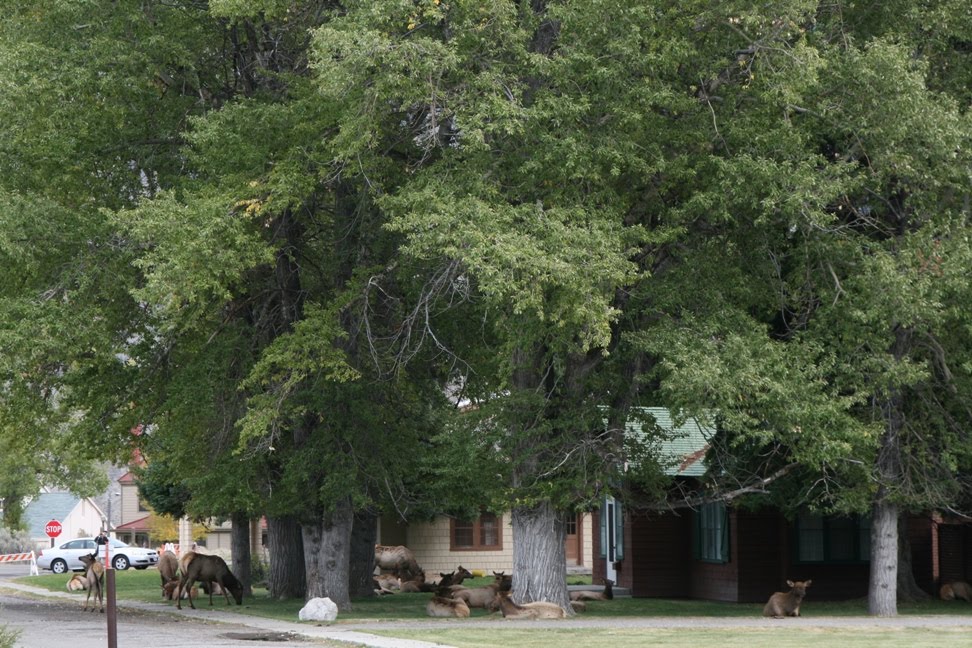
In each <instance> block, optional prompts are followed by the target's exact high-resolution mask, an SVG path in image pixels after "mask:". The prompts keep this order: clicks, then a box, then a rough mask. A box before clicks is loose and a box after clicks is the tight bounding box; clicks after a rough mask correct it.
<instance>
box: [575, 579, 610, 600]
mask: <svg viewBox="0 0 972 648" xmlns="http://www.w3.org/2000/svg"><path fill="white" fill-rule="evenodd" d="M613 599H614V581H613V580H611V579H609V578H605V579H604V590H603V591H600V592H591V591H588V590H578V591H576V592H571V593H570V600H571V601H610V600H613Z"/></svg>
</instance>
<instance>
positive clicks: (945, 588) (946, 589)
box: [938, 581, 972, 602]
mask: <svg viewBox="0 0 972 648" xmlns="http://www.w3.org/2000/svg"><path fill="white" fill-rule="evenodd" d="M938 596H939V597H940V598H941V599H942V600H943V601H954V600H955V599H963V600H966V601H969V602H972V586H970V585H969V584H968V583H966V582H965V581H954V582H951V583H945V584H944V585H942V588H941V589H940V590H938Z"/></svg>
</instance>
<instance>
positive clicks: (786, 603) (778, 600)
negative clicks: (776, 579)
mask: <svg viewBox="0 0 972 648" xmlns="http://www.w3.org/2000/svg"><path fill="white" fill-rule="evenodd" d="M812 582H813V581H796V582H794V581H786V584H787V585H789V586H790V591H789V592H776V593H774V594H773V596H771V597H770V598H769V601H767V602H766V605H765V606H764V607H763V616H767V617H773V618H776V619H782V618H783V617H788V616H794V617H798V616H800V604H801V603H802V602H803V597H804V596H806V595H807V588H808V587H810V583H812Z"/></svg>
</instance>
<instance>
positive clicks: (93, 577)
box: [78, 553, 105, 612]
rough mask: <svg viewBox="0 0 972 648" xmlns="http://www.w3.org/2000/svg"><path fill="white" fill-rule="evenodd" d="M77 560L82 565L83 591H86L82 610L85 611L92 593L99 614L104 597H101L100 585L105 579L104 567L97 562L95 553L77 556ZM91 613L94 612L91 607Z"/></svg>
mask: <svg viewBox="0 0 972 648" xmlns="http://www.w3.org/2000/svg"><path fill="white" fill-rule="evenodd" d="M78 558H79V559H80V560H81V562H82V564H84V582H85V585H86V587H85V589H87V590H88V595H87V596H85V597H84V608H83V610H85V611H87V609H88V601H89V600H90V599H91V593H92V592H94V595H95V601H97V603H98V606H99V612H104V611H105V597H104V596H103V592H102V585H103V583H104V577H105V566H104V565H102V564H101V563H100V562H99V561H98V554H97V553H91V554H85V555H83V556H78ZM91 611H92V612H94V606H93V605H92V606H91Z"/></svg>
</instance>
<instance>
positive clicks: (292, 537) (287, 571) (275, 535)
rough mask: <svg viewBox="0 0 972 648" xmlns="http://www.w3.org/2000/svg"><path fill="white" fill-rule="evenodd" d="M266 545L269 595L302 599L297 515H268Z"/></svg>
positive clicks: (301, 549)
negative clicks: (268, 558)
mask: <svg viewBox="0 0 972 648" xmlns="http://www.w3.org/2000/svg"><path fill="white" fill-rule="evenodd" d="M267 544H268V545H269V548H270V565H269V570H268V572H267V589H268V590H269V591H270V598H274V599H281V600H282V599H291V598H301V599H302V598H304V592H305V591H306V587H307V581H306V578H305V571H304V544H303V539H302V538H301V532H300V525H299V524H298V523H297V518H295V517H294V516H292V515H281V516H268V517H267Z"/></svg>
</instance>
